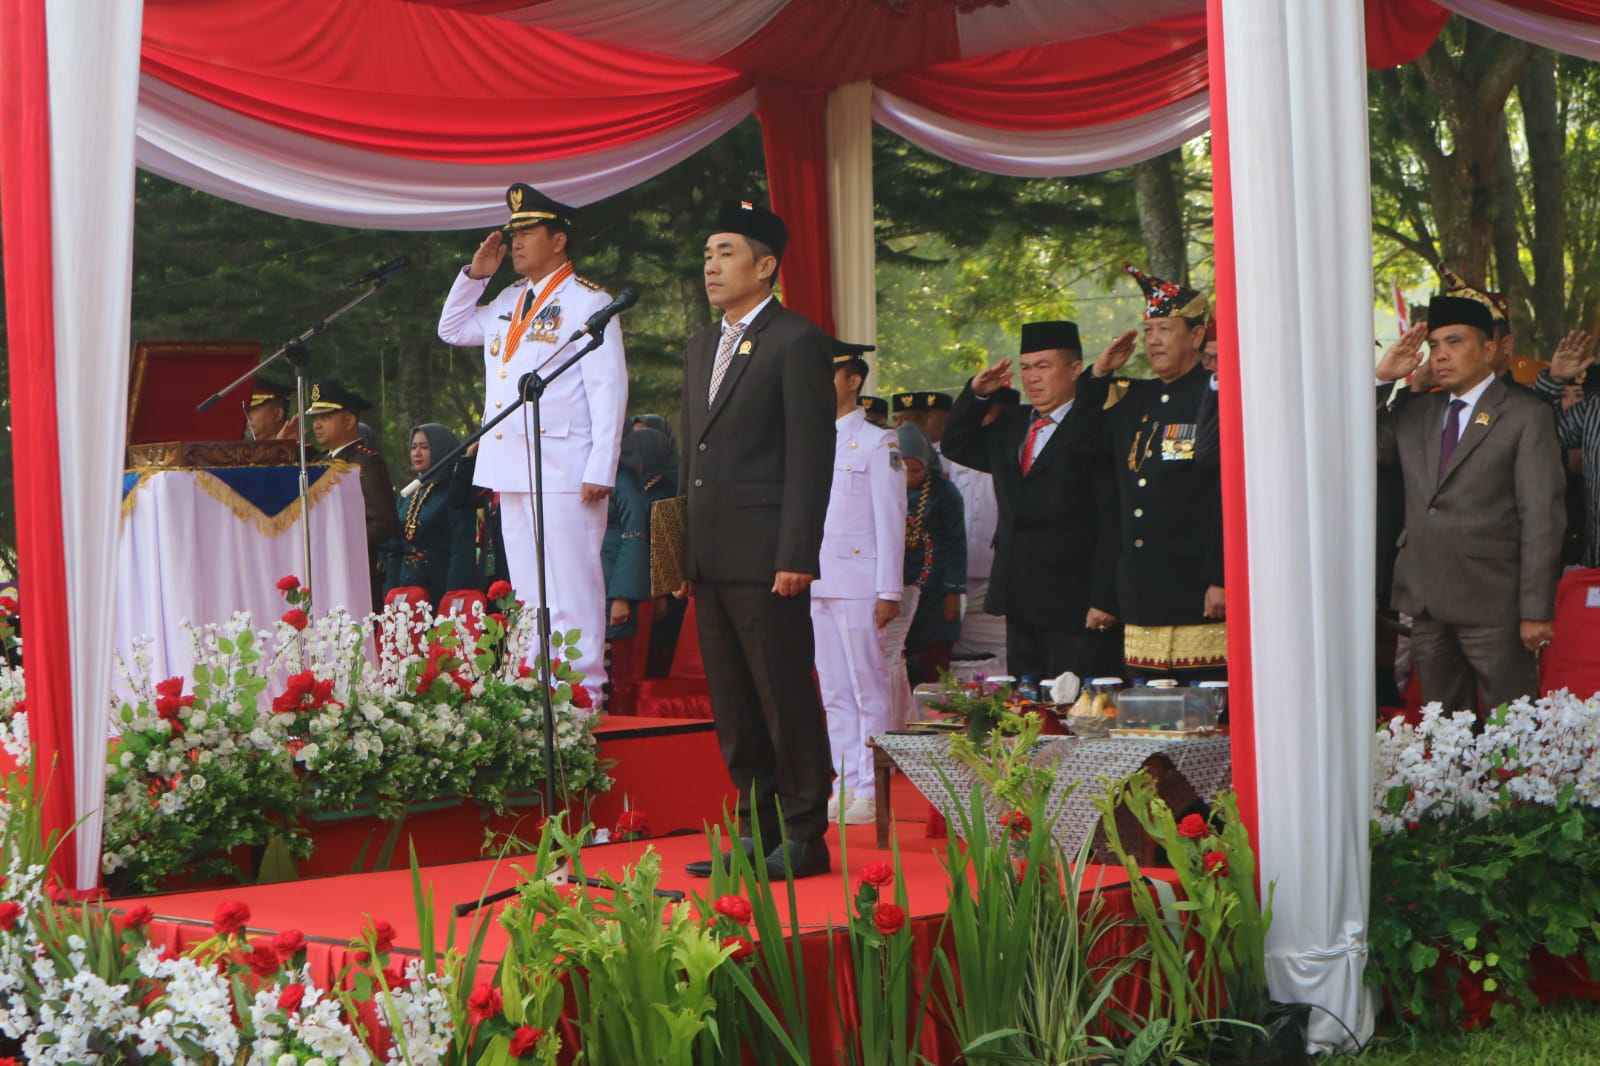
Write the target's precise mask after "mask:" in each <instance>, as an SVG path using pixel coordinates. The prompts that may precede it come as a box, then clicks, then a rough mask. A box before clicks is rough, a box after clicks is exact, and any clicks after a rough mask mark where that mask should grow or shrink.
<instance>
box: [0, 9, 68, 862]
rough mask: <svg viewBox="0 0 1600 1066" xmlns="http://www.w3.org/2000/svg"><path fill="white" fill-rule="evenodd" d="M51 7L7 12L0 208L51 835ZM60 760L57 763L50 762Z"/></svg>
mask: <svg viewBox="0 0 1600 1066" xmlns="http://www.w3.org/2000/svg"><path fill="white" fill-rule="evenodd" d="M44 7H45V5H44V0H6V3H5V4H4V6H3V8H0V128H3V129H4V130H5V131H6V135H5V137H4V138H0V174H3V175H4V180H3V181H0V207H3V214H4V216H5V230H4V239H5V273H6V328H7V331H8V336H9V337H10V353H11V401H12V402H11V431H12V441H13V446H14V447H15V449H16V454H15V455H14V456H13V457H12V462H13V469H14V470H15V472H16V485H15V493H16V500H15V503H16V516H17V556H18V568H17V569H18V571H19V577H20V582H19V584H20V588H21V593H22V595H21V601H22V610H23V611H25V612H26V613H27V622H26V625H27V634H28V730H29V734H30V735H31V736H32V738H33V743H34V746H35V748H36V750H37V751H38V752H39V753H40V758H41V760H43V765H41V766H39V767H38V768H36V769H35V771H34V774H33V785H34V788H35V789H37V790H40V791H41V792H43V793H44V797H43V804H42V806H43V810H42V812H41V813H42V814H43V817H44V825H45V829H46V830H47V831H49V830H61V831H65V830H66V829H68V828H69V827H70V826H72V825H73V824H74V823H75V822H76V821H77V818H76V816H75V815H74V811H75V810H76V807H77V799H76V796H75V794H74V788H75V786H74V774H73V744H72V662H71V659H70V658H69V656H68V651H69V649H70V647H71V644H70V642H69V641H68V638H67V634H68V631H69V626H68V619H67V602H68V601H67V564H66V555H65V551H64V546H63V543H62V537H61V522H62V517H61V462H60V453H59V450H58V448H57V443H56V442H57V441H58V440H59V439H60V437H59V428H60V427H59V426H58V424H57V421H56V336H55V317H54V299H55V294H54V289H53V279H54V277H55V274H54V269H55V268H54V266H53V264H52V262H51V252H50V93H49V61H48V58H47V56H46V52H45V13H44ZM52 756H53V757H55V760H56V761H55V764H54V767H53V768H52V767H51V766H50V765H49V762H48V760H49V759H50V758H51V757H52ZM76 854H77V853H76V850H75V849H74V847H73V845H72V842H71V841H70V840H69V841H68V842H67V843H66V844H65V845H64V846H62V847H60V848H58V849H56V852H55V858H54V860H53V861H52V869H53V871H54V872H55V873H57V874H59V875H60V877H61V880H62V882H63V883H64V884H66V885H68V886H71V885H74V884H75V883H76V870H77V859H76Z"/></svg>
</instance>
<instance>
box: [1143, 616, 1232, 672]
mask: <svg viewBox="0 0 1600 1066" xmlns="http://www.w3.org/2000/svg"><path fill="white" fill-rule="evenodd" d="M1122 632H1123V641H1122V657H1123V658H1124V659H1125V660H1126V661H1127V663H1128V665H1129V666H1137V667H1141V668H1143V669H1146V670H1200V669H1206V668H1209V667H1216V666H1226V665H1228V623H1226V622H1208V623H1206V624H1204V625H1195V626H1136V625H1125V626H1123V630H1122Z"/></svg>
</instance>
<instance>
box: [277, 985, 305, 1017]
mask: <svg viewBox="0 0 1600 1066" xmlns="http://www.w3.org/2000/svg"><path fill="white" fill-rule="evenodd" d="M305 998H306V986H305V985H302V984H300V983H298V982H296V983H295V984H292V985H287V986H285V987H284V990H283V991H282V992H279V993H278V1009H279V1010H286V1011H288V1012H289V1013H290V1014H293V1013H294V1012H295V1011H297V1010H299V1009H300V1003H301V1001H302V1000H304V999H305Z"/></svg>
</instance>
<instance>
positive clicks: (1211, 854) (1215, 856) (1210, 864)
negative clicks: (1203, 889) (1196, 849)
mask: <svg viewBox="0 0 1600 1066" xmlns="http://www.w3.org/2000/svg"><path fill="white" fill-rule="evenodd" d="M1200 861H1201V862H1202V863H1204V864H1205V868H1206V873H1208V874H1215V875H1216V876H1217V877H1227V876H1228V857H1227V856H1226V855H1224V854H1223V853H1222V852H1220V851H1208V852H1206V853H1205V855H1204V856H1203V857H1202V858H1201V860H1200Z"/></svg>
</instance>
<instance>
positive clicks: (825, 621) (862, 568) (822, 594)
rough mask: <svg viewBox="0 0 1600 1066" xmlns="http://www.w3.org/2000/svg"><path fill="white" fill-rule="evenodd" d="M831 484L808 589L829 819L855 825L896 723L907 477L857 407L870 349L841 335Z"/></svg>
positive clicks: (886, 434) (869, 811)
mask: <svg viewBox="0 0 1600 1066" xmlns="http://www.w3.org/2000/svg"><path fill="white" fill-rule="evenodd" d="M833 343H834V358H833V387H834V393H835V396H836V398H837V401H838V406H837V408H836V410H835V415H836V418H837V421H836V422H835V423H834V434H835V435H834V457H833V487H832V489H831V491H830V493H829V496H828V517H827V521H826V523H825V524H824V526H823V530H822V575H821V577H820V578H818V580H817V581H816V583H815V584H813V585H812V586H811V628H812V630H813V632H814V633H815V635H816V649H817V650H816V654H817V681H818V684H819V686H820V688H821V690H822V705H823V707H824V708H825V709H826V710H827V712H828V744H829V747H830V748H831V749H832V752H833V761H834V767H835V769H837V770H838V772H839V777H838V780H837V781H835V782H834V792H833V798H832V799H830V800H829V801H828V817H829V818H834V819H836V818H838V817H839V809H840V807H841V806H842V807H843V808H844V820H845V821H846V822H847V823H849V824H851V825H856V824H860V823H864V822H871V821H872V820H873V819H874V817H875V816H876V814H877V799H876V792H875V790H874V782H873V772H872V749H870V748H868V747H867V741H868V740H870V739H871V738H872V737H873V736H875V735H877V734H879V733H882V732H883V731H884V730H886V729H888V728H889V678H888V676H887V675H886V674H885V672H884V668H883V660H884V655H883V628H884V627H885V626H887V625H888V624H889V623H890V622H891V621H892V620H893V619H894V617H895V615H896V614H898V613H899V611H900V591H901V587H902V574H901V570H902V569H903V567H904V565H905V529H906V475H905V467H904V466H902V465H901V463H900V452H899V442H898V439H897V438H896V436H895V434H894V431H892V430H888V429H881V428H879V427H877V426H874V425H872V424H871V423H870V422H868V421H867V415H866V412H865V411H864V410H862V408H861V407H860V406H859V405H858V403H857V398H858V395H859V393H860V392H861V384H862V382H864V381H866V379H867V364H866V362H865V361H864V360H863V359H862V358H861V356H862V354H863V353H865V352H870V351H872V350H873V349H872V346H870V345H864V344H848V343H846V342H844V341H838V340H836V341H834V342H833Z"/></svg>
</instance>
